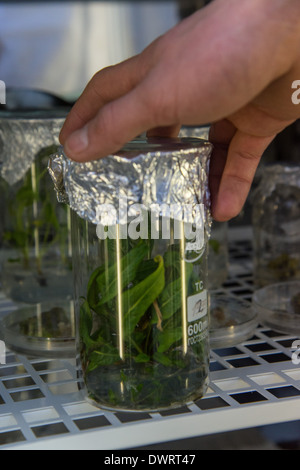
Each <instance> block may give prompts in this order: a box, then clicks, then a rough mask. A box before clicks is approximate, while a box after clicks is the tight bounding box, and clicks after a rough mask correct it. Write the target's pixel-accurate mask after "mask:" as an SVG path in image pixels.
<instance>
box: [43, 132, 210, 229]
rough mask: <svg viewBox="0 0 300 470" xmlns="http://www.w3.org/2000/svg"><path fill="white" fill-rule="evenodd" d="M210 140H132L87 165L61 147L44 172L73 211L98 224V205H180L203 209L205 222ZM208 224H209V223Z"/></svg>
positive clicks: (208, 215)
mask: <svg viewBox="0 0 300 470" xmlns="http://www.w3.org/2000/svg"><path fill="white" fill-rule="evenodd" d="M211 151H212V144H210V143H209V142H207V141H204V140H201V139H191V138H175V139H165V138H149V139H142V138H141V139H136V140H134V141H132V142H130V143H128V144H127V145H126V146H125V147H124V148H123V149H122V150H120V151H119V152H117V153H116V154H114V155H109V156H107V157H105V158H103V159H100V160H96V161H91V162H88V163H78V162H74V161H72V160H70V159H68V158H67V157H66V156H65V154H64V151H63V148H60V149H59V152H58V153H57V154H55V155H52V156H51V157H50V160H49V166H48V169H49V172H50V175H51V177H52V180H53V182H54V186H55V190H56V192H57V198H58V201H59V202H64V203H68V204H69V205H70V207H71V209H73V210H74V211H75V212H76V213H77V215H79V216H80V217H81V218H83V219H85V220H88V221H89V222H91V223H93V224H99V223H101V212H100V211H99V207H100V206H101V205H102V204H111V205H113V206H114V207H115V208H118V205H119V203H120V199H122V198H123V200H126V203H127V205H128V207H129V209H130V205H133V204H136V203H138V204H141V205H142V206H143V207H144V208H146V209H149V208H150V206H151V205H152V204H159V205H162V204H169V205H171V204H180V205H192V207H195V206H196V205H197V204H198V205H199V204H201V205H203V207H204V214H203V215H204V217H205V222H206V223H208V221H209V220H210V194H209V186H208V173H209V160H210V155H211ZM209 226H210V225H209Z"/></svg>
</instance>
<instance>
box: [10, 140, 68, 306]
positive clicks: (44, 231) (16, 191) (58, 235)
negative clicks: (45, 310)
mask: <svg viewBox="0 0 300 470" xmlns="http://www.w3.org/2000/svg"><path fill="white" fill-rule="evenodd" d="M54 150H55V148H54V147H50V148H47V149H43V150H42V151H41V152H40V153H39V154H38V155H37V157H36V160H35V162H34V163H32V165H31V166H30V169H29V170H28V171H27V172H26V175H25V176H24V177H23V178H22V179H21V180H20V181H18V182H17V183H16V184H14V185H12V186H10V185H9V184H8V183H6V191H5V199H6V217H5V226H4V230H3V250H4V263H3V269H2V271H3V281H2V282H3V292H4V294H5V295H6V296H7V297H8V298H11V299H12V300H14V301H16V302H25V303H37V302H42V301H45V300H52V299H53V298H64V297H65V298H71V296H72V291H73V280H72V247H71V233H70V208H69V207H68V206H67V205H59V206H58V205H57V201H56V195H55V192H54V191H53V186H52V184H51V179H50V177H49V175H48V171H47V163H48V158H49V156H50V154H51V153H52V152H53V151H54Z"/></svg>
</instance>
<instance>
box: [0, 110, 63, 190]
mask: <svg viewBox="0 0 300 470" xmlns="http://www.w3.org/2000/svg"><path fill="white" fill-rule="evenodd" d="M65 116H66V112H60V113H59V112H58V111H53V112H47V113H45V112H41V111H37V112H32V113H30V114H29V113H25V112H24V113H22V112H20V113H15V112H5V113H4V112H2V113H0V162H1V164H0V165H1V166H0V175H1V176H2V178H3V179H5V180H6V181H7V183H8V184H10V185H13V184H15V183H17V182H18V181H20V180H21V179H22V178H23V177H24V176H25V174H26V173H27V171H28V170H29V168H30V167H31V165H32V163H33V162H34V160H35V157H36V156H37V154H38V153H39V151H40V150H42V149H43V148H46V147H50V146H51V145H57V146H58V145H59V140H58V137H59V133H60V129H61V127H62V125H63V123H64V121H65Z"/></svg>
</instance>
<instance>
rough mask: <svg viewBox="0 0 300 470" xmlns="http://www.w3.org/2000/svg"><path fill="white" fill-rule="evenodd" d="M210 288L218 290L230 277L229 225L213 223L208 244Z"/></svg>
mask: <svg viewBox="0 0 300 470" xmlns="http://www.w3.org/2000/svg"><path fill="white" fill-rule="evenodd" d="M208 247H209V248H208V286H209V288H210V289H218V288H219V287H221V286H222V284H223V283H224V282H225V281H226V280H227V277H228V264H229V256H228V223H227V222H216V221H215V220H214V221H213V223H212V227H211V238H210V240H209V244H208Z"/></svg>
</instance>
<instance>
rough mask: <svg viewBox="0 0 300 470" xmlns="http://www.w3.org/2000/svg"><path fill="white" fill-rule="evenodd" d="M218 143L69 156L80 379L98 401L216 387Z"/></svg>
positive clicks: (122, 404)
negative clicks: (83, 160)
mask: <svg viewBox="0 0 300 470" xmlns="http://www.w3.org/2000/svg"><path fill="white" fill-rule="evenodd" d="M210 149H211V146H210V145H209V144H208V143H203V142H201V143H198V141H197V143H196V141H193V142H192V143H191V142H190V143H189V144H187V142H186V141H183V140H180V139H176V140H175V144H174V141H172V144H170V141H169V140H168V141H164V140H163V141H160V140H159V139H155V141H154V140H153V139H152V140H151V144H150V143H149V141H146V142H144V141H136V142H134V143H130V144H128V146H126V147H125V149H123V150H122V151H120V152H119V153H118V154H117V155H113V156H110V157H107V158H106V159H103V160H100V161H98V162H91V163H89V164H83V165H81V166H80V167H79V166H78V165H77V164H76V163H74V162H71V161H66V159H65V157H62V159H63V165H62V168H63V171H64V181H65V187H66V188H67V193H68V198H69V203H70V206H71V207H72V219H71V220H72V246H73V266H74V270H73V271H74V284H75V295H74V297H75V311H76V317H77V342H78V358H79V362H80V364H79V365H80V366H79V371H80V384H81V387H82V390H83V392H84V394H85V396H86V397H87V398H88V399H89V400H92V401H93V403H95V404H97V405H98V406H100V407H103V408H106V409H119V410H120V409H121V410H132V411H141V410H144V411H145V410H148V411H151V410H152V411H156V410H162V409H168V408H170V407H175V406H180V405H182V404H184V403H186V402H190V401H192V400H195V399H198V398H200V397H201V396H202V395H203V394H204V393H205V391H206V387H207V383H208V371H209V343H208V327H209V318H208V308H207V246H208V236H209V227H210V223H209V210H208V205H209V203H208V200H207V188H208V177H207V168H208V166H207V161H208V158H209V155H210ZM108 176H109V181H110V184H109V186H108V185H107V181H108ZM102 183H105V184H104V185H102ZM84 191H85V195H83V192H84ZM75 193H76V194H75ZM188 193H189V195H188ZM187 195H188V198H187ZM180 196H182V197H180ZM174 197H175V198H176V207H174V206H172V201H174V200H175V199H174ZM79 198H80V202H79V204H78V199H79ZM197 198H198V199H197ZM199 198H200V201H199ZM83 199H84V200H83ZM108 201H109V202H108ZM188 201H189V202H190V201H198V202H200V204H199V208H198V206H197V204H196V205H193V210H192V213H193V216H192V219H191V218H189V217H186V212H188V211H186V212H185V209H186V206H183V204H184V203H185V202H186V203H187V202H188ZM100 202H102V204H100ZM187 205H188V204H187ZM183 207H184V216H182V212H181V211H182V209H183ZM197 209H199V212H197ZM180 212H181V213H180ZM179 213H180V214H179ZM95 214H97V217H95Z"/></svg>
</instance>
